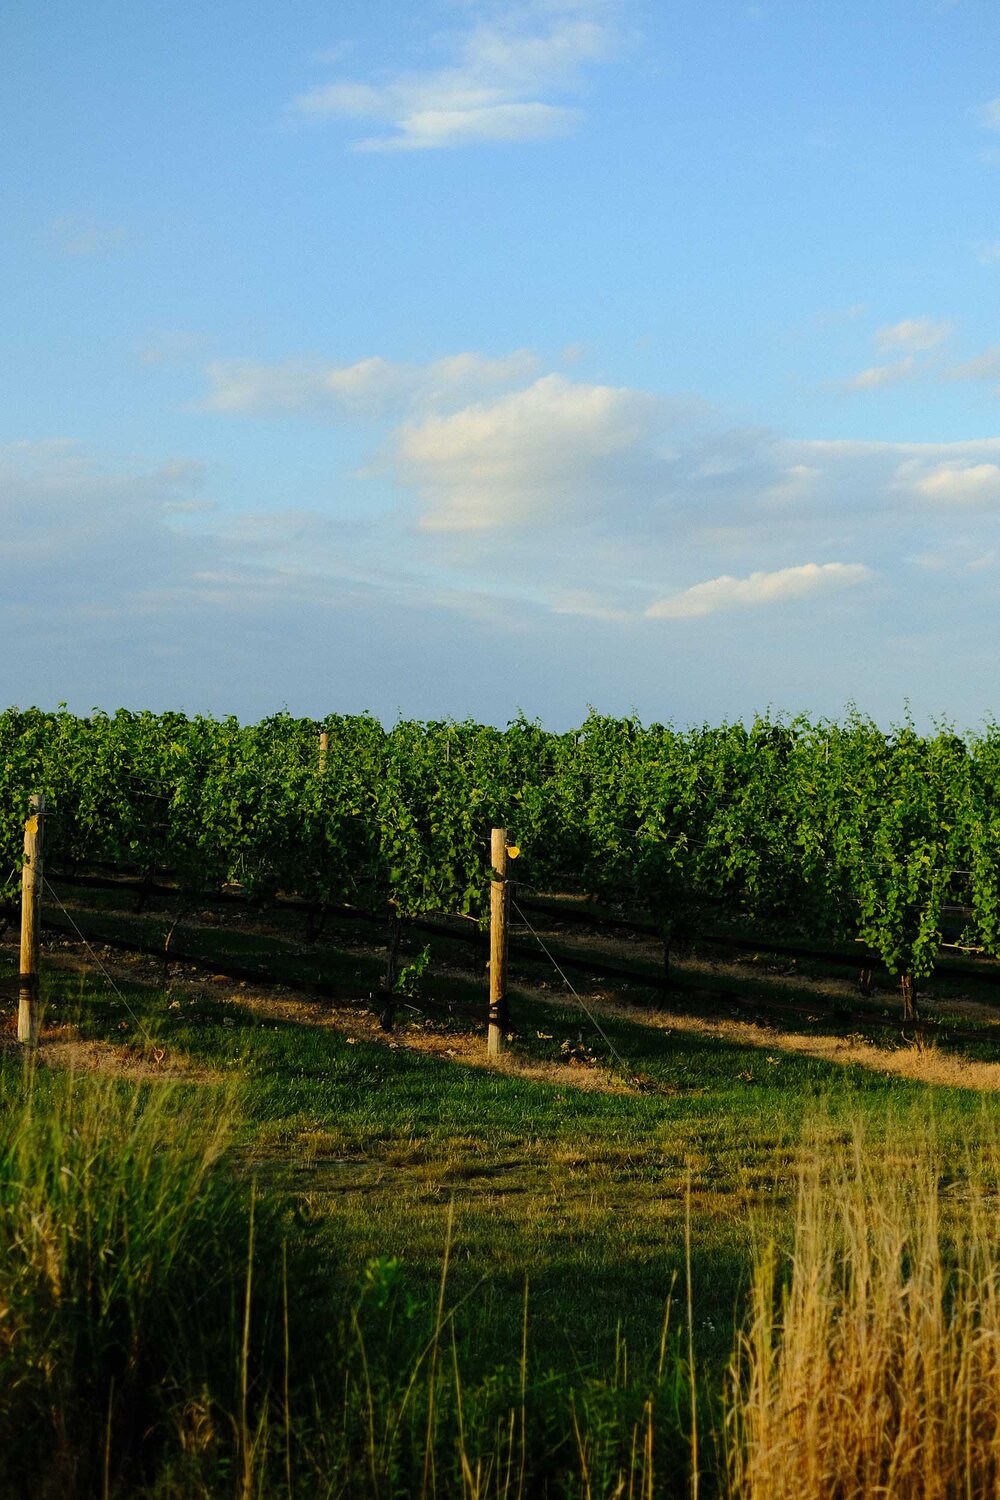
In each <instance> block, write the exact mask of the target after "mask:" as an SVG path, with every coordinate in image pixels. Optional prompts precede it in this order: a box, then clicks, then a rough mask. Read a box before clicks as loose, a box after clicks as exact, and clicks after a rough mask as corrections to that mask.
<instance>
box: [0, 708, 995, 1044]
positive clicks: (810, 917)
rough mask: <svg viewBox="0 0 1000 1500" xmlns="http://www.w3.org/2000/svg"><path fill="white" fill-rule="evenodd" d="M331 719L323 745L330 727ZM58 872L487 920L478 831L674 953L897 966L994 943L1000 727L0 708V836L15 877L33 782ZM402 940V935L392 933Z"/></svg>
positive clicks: (484, 859) (393, 916)
mask: <svg viewBox="0 0 1000 1500" xmlns="http://www.w3.org/2000/svg"><path fill="white" fill-rule="evenodd" d="M321 735H322V737H323V738H322V746H323V748H322V750H320V748H319V746H320V736H321ZM37 792H41V793H43V794H44V795H45V797H46V799H47V803H48V806H49V809H50V815H49V817H48V819H47V829H46V850H47V853H46V858H47V861H48V863H49V866H50V868H51V869H55V870H58V871H60V872H61V873H63V874H64V875H67V876H69V877H72V875H73V873H74V872H75V871H82V870H87V869H93V868H95V867H101V866H105V867H110V868H112V869H114V870H117V871H120V872H131V873H133V874H135V875H136V876H137V878H138V879H139V880H140V881H145V882H147V883H149V884H150V885H151V884H152V883H154V882H155V880H156V878H157V876H158V875H163V874H164V873H166V874H167V875H169V877H170V878H171V880H172V881H173V882H174V883H175V885H176V888H177V889H178V891H179V892H180V893H182V895H184V896H186V897H187V898H189V899H190V900H191V901H195V900H197V899H200V898H206V897H208V896H211V895H213V894H218V893H220V892H223V891H238V892H239V893H240V894H241V895H242V896H243V897H245V898H246V899H247V900H248V901H249V902H250V903H252V904H253V905H255V906H256V907H257V908H266V907H267V906H268V904H269V903H272V902H274V901H275V899H276V898H278V896H279V894H284V895H291V894H294V895H295V896H297V897H298V898H300V899H301V900H303V901H305V902H307V903H312V904H313V905H314V906H315V907H316V908H317V910H318V911H319V912H320V913H322V912H323V911H324V910H325V909H327V908H332V907H334V906H337V905H343V904H349V905H351V906H353V907H354V908H356V909H359V910H361V911H364V912H367V913H369V914H375V915H377V914H383V915H384V916H385V919H386V921H387V923H388V924H389V925H390V928H391V926H392V924H393V923H394V922H396V921H397V920H398V919H400V918H416V917H420V916H427V915H429V914H435V913H438V914H440V913H448V914H453V915H461V916H464V917H467V918H471V919H474V920H475V921H477V922H480V923H482V922H484V921H485V919H486V916H487V913H488V905H489V887H490V849H489V830H490V828H491V826H502V827H508V828H509V829H510V830H511V831H512V836H513V837H515V838H516V840H517V843H518V845H519V847H520V851H521V859H520V861H519V864H518V867H517V876H518V888H519V889H520V890H521V891H522V892H528V893H530V892H531V891H534V892H549V893H552V892H559V893H576V894H584V895H588V896H590V897H591V898H593V899H594V900H595V901H598V902H600V903H602V904H603V905H604V907H605V908H607V909H610V910H611V911H613V912H617V913H621V914H625V915H626V916H627V917H628V918H629V919H633V920H637V921H642V922H645V923H646V924H648V925H651V926H652V928H653V929H654V930H655V931H656V932H657V934H658V935H659V936H660V937H661V938H662V941H663V945H664V950H663V951H664V960H665V964H666V966H667V971H668V972H669V958H670V952H671V948H672V947H673V945H676V944H684V943H689V942H691V941H694V940H697V939H698V938H699V937H700V936H702V935H706V934H709V933H713V932H719V931H724V930H734V929H738V930H741V931H744V932H750V933H752V934H754V935H755V936H757V937H758V938H759V939H760V940H761V941H763V940H764V939H765V938H768V937H769V938H771V939H779V938H783V939H786V940H792V941H794V940H802V941H806V942H808V943H812V944H817V943H825V944H829V945H844V944H850V943H858V944H861V945H863V949H861V948H859V950H858V954H859V965H860V966H862V967H863V966H864V963H865V962H866V961H867V960H866V959H865V957H864V955H865V954H867V955H870V957H871V958H872V959H873V960H874V961H877V962H880V963H882V964H884V965H885V966H886V968H887V969H888V970H889V972H890V973H891V974H893V975H898V976H899V981H900V986H901V992H902V1001H903V1011H904V1016H905V1017H906V1018H907V1019H910V1018H912V1017H913V1016H914V1015H915V1014H916V991H917V985H918V984H919V982H920V981H921V980H924V979H926V978H927V977H928V976H930V975H931V974H932V972H933V970H934V968H935V965H936V964H937V963H938V961H939V958H940V956H941V954H942V952H943V951H944V950H951V951H954V950H964V951H967V952H972V953H977V954H981V955H985V956H986V957H997V956H998V955H1000V728H997V727H996V726H992V725H991V726H989V727H988V728H987V729H986V731H985V732H983V733H982V734H980V735H978V736H972V737H967V738H962V737H960V736H958V735H957V734H955V733H953V732H951V731H950V730H947V729H940V730H938V731H937V732H935V733H934V734H931V735H921V734H918V733H917V732H916V731H915V729H914V728H913V727H912V725H910V724H904V725H903V726H901V727H899V728H897V729H895V730H893V731H891V732H890V733H885V732H883V731H882V730H881V729H879V728H878V727H877V726H876V725H875V724H874V723H872V722H870V721H869V720H866V719H864V718H862V717H860V716H858V715H852V716H851V717H849V718H848V719H847V720H846V721H844V722H843V723H828V722H823V721H821V722H818V723H810V722H808V721H807V720H805V719H788V720H785V719H778V720H771V719H766V718H765V719H758V720H757V721H756V722H755V723H754V724H753V725H752V726H751V727H750V728H745V727H744V726H743V725H741V724H730V725H722V726H720V727H714V728H713V727H708V726H705V727H700V728H694V729H685V730H678V729H674V728H671V727H669V726H663V725H657V724H652V725H648V726H643V725H641V724H639V723H638V722H636V721H634V720H630V719H629V720H620V719H611V718H605V717H601V716H599V715H596V714H591V716H590V717H588V719H587V720H586V721H585V723H584V724H583V725H582V726H581V727H580V729H578V730H576V731H572V732H569V733H565V734H555V733H549V732H546V731H545V730H543V729H542V728H541V727H539V726H538V725H537V724H534V723H531V722H529V721H527V720H525V719H523V718H522V719H518V720H515V721H514V722H512V723H511V724H510V725H509V726H508V727H507V728H506V729H505V730H498V729H494V728H490V727H487V726H482V725H478V724H474V723H451V722H444V723H414V722H402V723H399V724H397V725H396V726H394V727H393V728H392V729H388V730H386V729H384V728H383V727H382V726H381V725H380V724H379V723H378V722H377V721H376V720H375V719H373V718H370V717H367V716H356V717H332V718H328V719H325V720H322V721H314V720H308V719H296V718H292V717H290V716H287V715H278V716H274V717H272V718H269V719H266V720H264V721H263V722H261V723H260V724H257V725H252V726H244V725H241V724H240V723H238V722H237V721H236V720H234V719H222V720H214V719H209V718H203V717H186V716H184V715H182V714H176V713H167V714H162V715H154V714H152V713H130V712H126V711H124V710H122V711H119V712H117V713H115V714H113V715H104V714H94V715H93V716H91V717H89V718H80V717H76V716H74V715H72V714H70V713H67V712H65V711H60V712H55V713H47V712H43V711H40V710H37V709H30V710H26V711H21V710H16V709H11V710H8V711H7V712H5V713H4V714H2V715H0V810H2V811H0V820H2V821H0V828H2V836H3V848H4V850H5V851H6V859H7V860H9V862H10V872H9V875H8V876H7V881H6V886H5V889H4V895H5V896H6V897H7V898H9V899H12V898H13V897H14V894H15V886H16V884H17V881H18V879H19V863H20V858H19V849H20V842H21V832H22V825H23V819H24V816H25V812H26V809H27V804H28V799H29V797H30V795H31V794H33V793H37ZM389 941H390V943H391V935H390V939H389Z"/></svg>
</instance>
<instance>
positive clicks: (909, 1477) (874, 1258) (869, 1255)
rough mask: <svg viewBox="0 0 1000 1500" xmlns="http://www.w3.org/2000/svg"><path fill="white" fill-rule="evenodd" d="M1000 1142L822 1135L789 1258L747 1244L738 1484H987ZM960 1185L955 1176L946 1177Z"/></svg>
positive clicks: (911, 1487)
mask: <svg viewBox="0 0 1000 1500" xmlns="http://www.w3.org/2000/svg"><path fill="white" fill-rule="evenodd" d="M998 1168H1000V1145H998V1144H997V1143H996V1142H993V1143H992V1144H991V1145H989V1146H987V1147H986V1148H984V1149H982V1150H981V1151H980V1152H979V1154H978V1155H977V1156H976V1158H975V1159H973V1158H972V1157H971V1155H970V1157H969V1158H968V1160H967V1161H966V1163H965V1169H964V1171H963V1173H962V1175H961V1180H960V1181H959V1182H957V1183H956V1182H954V1181H953V1182H952V1183H951V1184H950V1186H949V1187H948V1188H947V1189H946V1188H945V1187H943V1186H942V1184H943V1183H944V1182H945V1175H944V1166H943V1162H942V1158H941V1154H940V1152H939V1150H938V1149H937V1147H936V1145H935V1143H934V1140H933V1136H932V1135H930V1134H929V1135H928V1136H927V1138H926V1139H925V1140H923V1141H918V1142H913V1141H910V1142H909V1143H907V1144H906V1146H905V1147H902V1148H899V1149H897V1150H896V1151H895V1152H892V1151H886V1150H884V1149H875V1148H873V1147H866V1145H865V1143H864V1141H863V1140H862V1139H861V1138H858V1139H857V1140H856V1141H855V1142H854V1143H853V1145H852V1146H851V1147H850V1148H842V1149H841V1150H840V1152H839V1153H838V1152H834V1153H833V1154H832V1159H831V1153H830V1152H829V1151H828V1150H824V1149H822V1146H821V1144H820V1143H817V1149H816V1150H815V1151H814V1153H813V1161H812V1165H811V1166H810V1167H809V1168H808V1169H807V1170H806V1171H805V1172H804V1174H803V1176H802V1178H801V1181H800V1185H799V1194H798V1207H797V1215H796V1223H795V1230H794V1243H793V1245H792V1249H791V1253H790V1256H789V1257H788V1258H784V1257H782V1256H780V1255H779V1254H778V1253H777V1252H776V1251H775V1250H774V1249H773V1248H772V1249H769V1250H762V1251H761V1253H760V1254H759V1255H758V1257H757V1261H756V1267H755V1274H754V1280H753V1288H752V1304H751V1313H750V1320H749V1325H748V1327H747V1330H746V1331H745V1333H744V1334H743V1336H742V1337H741V1339H740V1342H739V1345H738V1350H737V1355H736V1358H735V1360H734V1365H733V1370H732V1374H731V1387H730V1393H729V1413H728V1421H729V1432H728V1459H729V1464H728V1467H729V1482H730V1492H731V1495H732V1496H733V1497H737V1500H821V1497H822V1500H855V1497H857V1500H862V1497H864V1500H871V1497H876V1496H877V1497H879V1500H980V1497H985V1496H995V1495H997V1494H1000V1206H998V1201H997V1196H996V1182H997V1175H998ZM956 1189H957V1191H956Z"/></svg>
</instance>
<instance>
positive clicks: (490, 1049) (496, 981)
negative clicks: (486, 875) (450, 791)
mask: <svg viewBox="0 0 1000 1500" xmlns="http://www.w3.org/2000/svg"><path fill="white" fill-rule="evenodd" d="M490 857H491V861H492V864H493V880H492V883H491V885H490V1013H489V1030H488V1031H487V1034H486V1051H487V1055H488V1056H490V1057H499V1056H500V1054H501V1052H502V1051H503V1040H504V1033H505V1032H506V1030H507V1027H508V1025H509V1024H510V1017H509V1014H508V1011H507V918H508V914H509V911H510V886H509V885H508V883H507V858H508V856H507V830H506V828H494V830H493V833H492V835H491V838H490Z"/></svg>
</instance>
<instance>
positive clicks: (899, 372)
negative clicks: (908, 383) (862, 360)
mask: <svg viewBox="0 0 1000 1500" xmlns="http://www.w3.org/2000/svg"><path fill="white" fill-rule="evenodd" d="M916 373H917V367H916V363H915V361H914V358H913V355H912V354H908V355H907V356H906V358H905V359H899V360H895V361H894V362H893V363H892V364H888V365H870V366H869V367H868V369H867V370H861V371H859V373H858V374H857V375H852V376H851V378H850V380H848V381H847V387H848V389H849V390H852V391H875V390H881V389H882V387H883V386H887V385H899V384H900V383H901V382H902V381H904V380H911V379H912V378H913V376H914V375H915V374H916Z"/></svg>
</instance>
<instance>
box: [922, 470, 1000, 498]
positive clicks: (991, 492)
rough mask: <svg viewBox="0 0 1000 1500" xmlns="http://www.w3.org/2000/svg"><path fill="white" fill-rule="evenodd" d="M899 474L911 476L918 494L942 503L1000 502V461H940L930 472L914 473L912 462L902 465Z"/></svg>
mask: <svg viewBox="0 0 1000 1500" xmlns="http://www.w3.org/2000/svg"><path fill="white" fill-rule="evenodd" d="M899 478H900V479H902V480H903V481H904V482H905V481H907V480H909V482H910V483H912V485H913V488H914V489H915V490H916V492H917V494H918V495H920V496H922V497H923V498H924V499H925V500H930V501H932V502H934V503H935V504H940V505H960V506H977V505H996V504H998V503H1000V465H997V464H991V463H980V464H972V463H968V464H947V463H945V464H938V465H937V466H936V467H935V468H933V469H931V470H930V472H929V473H923V474H921V475H920V476H919V477H913V474H912V466H910V465H903V466H902V471H901V472H900V474H899Z"/></svg>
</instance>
